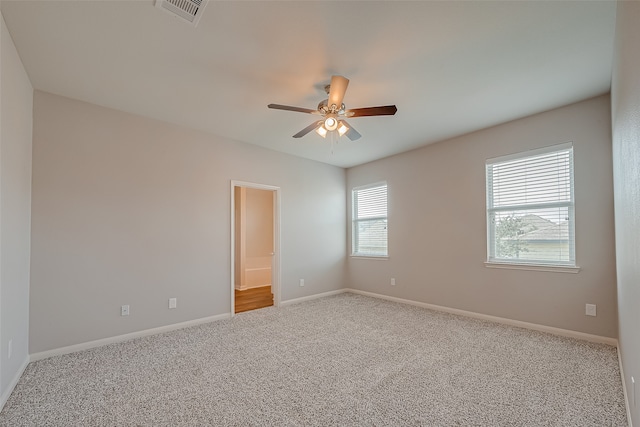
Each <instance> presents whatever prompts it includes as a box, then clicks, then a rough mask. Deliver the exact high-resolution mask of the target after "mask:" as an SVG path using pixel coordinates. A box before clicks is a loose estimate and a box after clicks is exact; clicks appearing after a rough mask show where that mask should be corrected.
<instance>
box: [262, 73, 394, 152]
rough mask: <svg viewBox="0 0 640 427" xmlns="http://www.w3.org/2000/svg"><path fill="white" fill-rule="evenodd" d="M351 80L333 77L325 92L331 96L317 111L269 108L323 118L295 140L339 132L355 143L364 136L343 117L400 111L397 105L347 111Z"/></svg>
mask: <svg viewBox="0 0 640 427" xmlns="http://www.w3.org/2000/svg"><path fill="white" fill-rule="evenodd" d="M348 85H349V79H347V78H346V77H342V76H331V84H328V85H327V86H325V88H324V89H325V91H326V92H327V95H328V96H329V97H328V98H327V99H325V100H323V101H321V102H320V103H319V104H318V108H317V109H316V110H311V109H309V108H301V107H291V106H289V105H280V104H269V105H267V107H269V108H273V109H275V110H287V111H297V112H300V113H308V114H317V115H320V116H322V120H318V121H316V122H313V123H312V124H310V125H309V126H307V127H306V128H304V129H302V130H301V131H300V132H298V133H296V134H295V135H293V137H294V138H301V137H303V136H305V135H306V134H308V133H309V132H311V131H312V130H315V131H316V133H317V134H318V135H320V136H321V137H323V138H326V136H327V134H328V133H329V132H337V133H338V135H339V136H342V135H346V136H347V137H348V138H349V139H350V140H351V141H355V140H356V139H358V138H360V137H361V136H362V135H360V134H359V133H358V131H357V130H355V129H354V128H353V127H352V126H351V125H350V124H349V123H347V121H346V120H344V119H343V118H342V117H347V118H352V117H364V116H393V115H394V114H395V113H396V111H398V109H397V108H396V106H395V105H385V106H381V107H366V108H350V109H348V110H347V109H346V108H345V106H344V104H343V103H342V100H343V98H344V94H345V92H346V91H347V86H348Z"/></svg>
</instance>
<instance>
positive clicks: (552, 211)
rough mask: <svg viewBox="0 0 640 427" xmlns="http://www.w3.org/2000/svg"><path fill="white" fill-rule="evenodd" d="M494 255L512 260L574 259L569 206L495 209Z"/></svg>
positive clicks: (561, 260)
mask: <svg viewBox="0 0 640 427" xmlns="http://www.w3.org/2000/svg"><path fill="white" fill-rule="evenodd" d="M492 220H493V222H494V227H495V228H494V238H495V243H494V247H495V258H496V259H500V260H513V261H524V262H532V261H547V262H552V263H562V264H566V263H569V262H570V261H571V243H570V242H571V241H572V237H573V236H572V235H573V231H572V230H571V222H572V221H570V212H569V208H568V207H557V208H548V209H526V210H518V211H501V212H496V213H494V215H493V217H492Z"/></svg>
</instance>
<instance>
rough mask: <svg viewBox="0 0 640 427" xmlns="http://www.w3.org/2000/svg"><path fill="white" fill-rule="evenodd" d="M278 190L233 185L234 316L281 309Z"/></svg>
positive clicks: (251, 185)
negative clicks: (279, 305)
mask: <svg viewBox="0 0 640 427" xmlns="http://www.w3.org/2000/svg"><path fill="white" fill-rule="evenodd" d="M279 191H280V189H279V188H278V187H273V186H268V185H262V184H254V183H247V182H240V181H232V182H231V313H232V315H233V314H235V313H241V312H244V311H250V310H256V309H259V308H264V307H269V306H272V305H276V306H277V305H278V304H279V300H280V292H279V288H280V286H279V247H280V242H279V224H280V220H279V218H280V213H279V200H280V197H279Z"/></svg>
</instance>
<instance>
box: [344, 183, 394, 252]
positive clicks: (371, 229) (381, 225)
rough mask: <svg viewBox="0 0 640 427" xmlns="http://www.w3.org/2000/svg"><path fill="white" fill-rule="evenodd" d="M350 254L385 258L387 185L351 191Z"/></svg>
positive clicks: (382, 184) (376, 185)
mask: <svg viewBox="0 0 640 427" xmlns="http://www.w3.org/2000/svg"><path fill="white" fill-rule="evenodd" d="M352 197H353V209H352V213H353V218H352V227H351V229H352V239H351V240H352V254H353V255H356V256H387V184H386V183H380V184H374V185H372V186H366V187H358V188H354V189H353V194H352Z"/></svg>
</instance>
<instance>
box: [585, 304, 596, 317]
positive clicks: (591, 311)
mask: <svg viewBox="0 0 640 427" xmlns="http://www.w3.org/2000/svg"><path fill="white" fill-rule="evenodd" d="M584 314H586V315H587V316H595V315H596V305H595V304H587V305H585V313H584Z"/></svg>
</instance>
